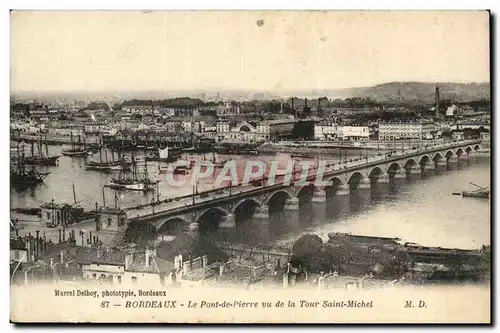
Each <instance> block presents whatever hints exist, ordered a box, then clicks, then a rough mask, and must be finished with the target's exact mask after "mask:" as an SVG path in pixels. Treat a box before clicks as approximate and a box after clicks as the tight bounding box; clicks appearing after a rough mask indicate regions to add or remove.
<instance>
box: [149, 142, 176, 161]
mask: <svg viewBox="0 0 500 333" xmlns="http://www.w3.org/2000/svg"><path fill="white" fill-rule="evenodd" d="M181 155H182V151H181V150H179V149H170V148H169V147H168V146H167V147H165V148H163V149H162V148H160V147H157V150H156V152H150V153H148V154H147V155H146V160H148V161H158V162H166V163H172V162H175V161H177V160H178V159H179V158H180V157H181Z"/></svg>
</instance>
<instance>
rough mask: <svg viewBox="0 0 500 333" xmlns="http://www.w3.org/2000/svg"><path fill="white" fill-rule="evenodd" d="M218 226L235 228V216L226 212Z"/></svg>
mask: <svg viewBox="0 0 500 333" xmlns="http://www.w3.org/2000/svg"><path fill="white" fill-rule="evenodd" d="M219 228H223V229H229V228H236V218H235V217H234V214H233V213H228V214H227V215H226V216H225V217H224V218H223V220H222V221H221V223H220V224H219Z"/></svg>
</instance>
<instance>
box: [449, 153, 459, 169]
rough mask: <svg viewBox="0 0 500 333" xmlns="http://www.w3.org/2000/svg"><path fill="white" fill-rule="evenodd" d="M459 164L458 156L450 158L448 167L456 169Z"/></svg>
mask: <svg viewBox="0 0 500 333" xmlns="http://www.w3.org/2000/svg"><path fill="white" fill-rule="evenodd" d="M457 164H458V158H457V157H456V156H450V157H449V158H448V167H449V168H453V167H456V166H457Z"/></svg>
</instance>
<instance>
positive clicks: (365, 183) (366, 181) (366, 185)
mask: <svg viewBox="0 0 500 333" xmlns="http://www.w3.org/2000/svg"><path fill="white" fill-rule="evenodd" d="M371 187H372V186H371V181H370V178H363V179H361V180H360V181H359V184H358V189H360V190H363V189H370V188H371Z"/></svg>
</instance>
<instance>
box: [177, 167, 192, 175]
mask: <svg viewBox="0 0 500 333" xmlns="http://www.w3.org/2000/svg"><path fill="white" fill-rule="evenodd" d="M174 174H175V175H188V174H189V168H188V167H187V166H185V165H179V166H177V167H175V169H174Z"/></svg>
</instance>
